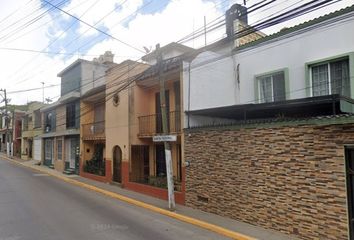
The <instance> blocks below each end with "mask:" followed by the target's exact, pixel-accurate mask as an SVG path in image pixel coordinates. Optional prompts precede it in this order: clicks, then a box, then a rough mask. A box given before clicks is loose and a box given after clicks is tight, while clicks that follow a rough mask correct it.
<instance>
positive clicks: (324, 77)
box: [310, 59, 350, 96]
mask: <svg viewBox="0 0 354 240" xmlns="http://www.w3.org/2000/svg"><path fill="white" fill-rule="evenodd" d="M310 77H311V88H312V96H323V95H330V94H340V95H343V96H350V79H349V60H348V59H340V60H335V61H330V62H325V63H321V64H317V65H313V66H310Z"/></svg>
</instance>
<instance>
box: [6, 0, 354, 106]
mask: <svg viewBox="0 0 354 240" xmlns="http://www.w3.org/2000/svg"><path fill="white" fill-rule="evenodd" d="M47 1H48V2H49V3H50V4H49V3H48V2H47ZM243 2H244V1H243V0H242V1H241V0H11V1H1V3H0V4H1V5H0V56H1V57H0V64H1V65H0V66H2V67H1V72H0V89H1V88H2V89H4V88H6V90H7V92H8V98H9V99H10V103H11V104H26V103H27V102H30V101H42V89H41V87H42V86H43V84H44V86H45V90H44V95H45V98H50V99H52V100H53V101H55V100H57V99H58V97H59V96H60V87H59V86H57V85H59V84H60V78H58V77H57V74H58V73H59V72H60V71H61V70H63V69H64V68H65V67H66V66H68V65H70V64H71V63H72V62H74V61H75V60H76V59H78V58H82V59H86V60H92V59H93V58H95V57H98V56H99V55H101V54H103V53H104V52H105V51H112V52H113V54H114V55H115V58H114V61H115V62H116V63H119V62H121V61H123V60H126V59H131V60H138V59H140V58H141V56H143V55H144V47H145V48H148V49H152V50H153V49H154V48H155V45H156V44H157V43H160V44H161V46H164V45H166V44H168V43H170V42H176V41H178V40H180V39H182V38H183V37H184V36H187V35H188V34H191V33H192V32H193V31H195V30H198V29H199V28H201V27H203V24H204V17H205V18H206V22H207V25H208V24H211V23H212V21H213V20H215V19H218V17H220V16H223V15H224V14H225V11H226V10H227V9H228V8H229V7H230V6H232V5H233V4H234V3H240V4H243ZM257 2H260V0H248V1H246V6H247V7H249V6H252V5H253V4H255V3H257ZM305 2H309V1H306V0H277V1H274V2H273V3H271V4H269V5H268V6H267V7H264V8H262V9H260V10H257V11H255V12H252V13H250V14H249V15H248V23H249V24H250V25H252V24H254V23H256V22H257V21H262V20H264V19H267V18H269V17H272V16H275V15H276V14H279V13H282V12H284V11H286V10H288V9H291V8H294V7H296V6H299V5H301V4H303V3H305ZM51 4H53V5H58V7H59V8H60V9H62V10H63V11H61V10H59V9H56V8H53V7H52V5H51ZM352 4H354V0H341V1H337V2H335V3H334V4H332V5H330V6H327V7H325V8H322V9H319V10H317V11H315V12H312V13H309V14H306V15H304V16H301V17H299V18H296V19H293V20H291V21H289V22H286V23H283V24H279V25H276V26H273V27H271V28H269V29H264V30H263V31H264V32H265V33H266V34H271V33H274V32H276V31H279V30H280V29H282V28H284V27H290V26H293V25H296V24H298V23H301V22H304V21H307V20H310V19H313V18H316V17H319V16H321V15H324V14H328V13H329V12H333V11H335V10H338V9H341V8H343V7H346V6H350V5H352ZM77 19H81V20H82V21H84V22H85V23H86V24H89V25H92V26H94V27H95V28H97V29H99V30H100V31H102V32H105V33H107V34H109V35H110V36H113V37H114V38H111V37H109V36H107V35H105V34H103V33H101V32H99V31H97V30H95V29H93V28H91V27H89V26H87V25H86V24H85V23H82V22H80V21H78V20H77ZM223 37H225V29H224V27H221V28H219V29H218V30H216V31H213V32H210V33H208V34H207V44H209V43H212V42H214V41H217V40H219V39H221V38H223ZM117 39H118V40H117ZM122 42H124V43H126V44H123V43H122ZM184 44H185V45H187V46H190V47H193V48H199V47H202V46H203V45H204V37H200V38H197V39H194V40H191V41H189V42H186V43H184ZM35 51H40V52H42V53H37V52H35ZM29 89H35V90H31V91H25V92H16V91H21V90H29ZM0 101H1V95H0Z"/></svg>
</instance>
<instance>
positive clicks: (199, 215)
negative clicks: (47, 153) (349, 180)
mask: <svg viewBox="0 0 354 240" xmlns="http://www.w3.org/2000/svg"><path fill="white" fill-rule="evenodd" d="M0 157H2V158H7V157H6V155H4V154H3V153H0ZM11 160H14V161H16V162H18V163H20V164H22V165H24V166H27V167H30V168H32V169H36V170H38V171H41V172H47V173H48V174H50V175H54V176H58V177H59V178H69V179H74V180H76V181H79V182H81V183H84V184H88V185H91V186H94V187H97V188H100V189H103V190H106V191H109V192H112V193H116V194H120V195H122V196H125V197H128V198H131V199H134V200H138V201H140V202H143V203H147V204H150V205H153V206H155V207H158V208H162V209H167V202H166V201H164V200H161V199H157V198H153V197H150V196H146V195H144V194H140V193H137V192H133V191H130V190H126V189H123V188H121V187H119V186H116V185H111V184H105V183H101V182H97V181H94V180H91V179H87V178H83V177H80V176H77V175H65V174H63V173H60V172H58V171H56V170H53V169H50V168H48V167H46V166H39V165H36V164H37V163H38V161H33V160H31V161H24V160H21V159H18V158H12V159H11ZM176 213H178V214H181V215H184V216H187V217H190V218H194V219H197V220H201V221H204V222H208V223H211V224H214V225H217V226H220V227H222V228H226V229H229V230H231V231H235V232H238V233H241V234H244V235H247V236H249V237H251V238H256V239H264V240H269V239H272V240H290V239H291V240H296V239H297V238H295V237H292V236H289V235H285V234H282V233H279V232H275V231H272V230H267V229H264V228H261V227H257V226H253V225H251V224H247V223H243V222H240V221H236V220H232V219H229V218H225V217H221V216H219V215H215V214H211V213H206V212H203V211H200V210H196V209H192V208H189V207H186V206H182V205H177V206H176Z"/></svg>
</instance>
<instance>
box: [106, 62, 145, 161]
mask: <svg viewBox="0 0 354 240" xmlns="http://www.w3.org/2000/svg"><path fill="white" fill-rule="evenodd" d="M134 66H135V67H134ZM133 67H134V68H133ZM147 67H148V66H147V65H144V64H139V65H138V66H136V64H135V63H134V62H123V63H122V64H119V65H118V66H116V67H114V68H112V69H110V70H109V71H108V72H107V84H106V116H105V118H106V125H105V128H106V159H108V160H113V148H114V146H116V145H118V146H119V147H120V148H121V150H122V160H123V161H125V162H127V161H128V159H129V104H128V101H129V100H128V96H129V92H130V91H131V89H130V88H128V89H125V90H123V91H119V92H118V96H119V104H118V105H117V106H115V105H114V104H113V99H112V98H113V95H114V94H115V93H116V92H117V91H118V89H119V88H120V87H121V86H122V83H123V82H122V81H126V80H127V79H128V78H130V77H133V76H135V75H137V74H139V73H141V72H142V71H144V70H145V69H146V68H147ZM117 76H119V77H118V78H117Z"/></svg>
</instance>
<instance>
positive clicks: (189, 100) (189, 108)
mask: <svg viewBox="0 0 354 240" xmlns="http://www.w3.org/2000/svg"><path fill="white" fill-rule="evenodd" d="M188 64H189V65H188V120H187V122H188V123H187V125H188V129H189V128H190V110H191V62H188Z"/></svg>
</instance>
